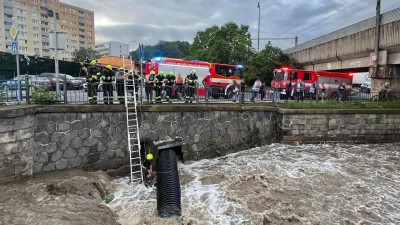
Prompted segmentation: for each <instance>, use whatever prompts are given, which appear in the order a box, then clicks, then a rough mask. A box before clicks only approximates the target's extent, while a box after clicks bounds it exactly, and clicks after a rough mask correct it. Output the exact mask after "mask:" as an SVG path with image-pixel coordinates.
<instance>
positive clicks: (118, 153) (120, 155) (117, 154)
mask: <svg viewBox="0 0 400 225" xmlns="http://www.w3.org/2000/svg"><path fill="white" fill-rule="evenodd" d="M127 151H128V150H127V149H124V150H123V149H118V150H116V151H115V157H117V158H125V156H126V155H127V154H126V152H127Z"/></svg>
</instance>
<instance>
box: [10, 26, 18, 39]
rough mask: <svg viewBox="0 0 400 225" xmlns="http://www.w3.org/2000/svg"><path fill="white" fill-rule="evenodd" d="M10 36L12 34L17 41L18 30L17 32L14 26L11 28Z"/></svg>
mask: <svg viewBox="0 0 400 225" xmlns="http://www.w3.org/2000/svg"><path fill="white" fill-rule="evenodd" d="M10 34H11V37H12V38H13V40H15V38H16V37H17V34H18V30H17V28H15V26H14V25H12V27H11V30H10Z"/></svg>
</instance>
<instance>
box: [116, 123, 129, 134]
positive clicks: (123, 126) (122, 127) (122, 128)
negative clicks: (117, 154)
mask: <svg viewBox="0 0 400 225" xmlns="http://www.w3.org/2000/svg"><path fill="white" fill-rule="evenodd" d="M126 128H127V127H126V123H125V122H121V123H119V124H118V125H117V130H118V131H119V132H124V131H126Z"/></svg>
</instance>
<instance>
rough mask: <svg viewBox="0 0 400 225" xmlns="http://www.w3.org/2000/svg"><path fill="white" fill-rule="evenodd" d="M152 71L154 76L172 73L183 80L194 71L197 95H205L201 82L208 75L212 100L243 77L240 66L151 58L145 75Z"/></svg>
mask: <svg viewBox="0 0 400 225" xmlns="http://www.w3.org/2000/svg"><path fill="white" fill-rule="evenodd" d="M152 70H154V71H155V72H156V74H157V73H158V72H160V71H163V72H164V73H165V74H167V73H168V72H170V71H172V72H174V74H175V76H176V77H178V75H179V74H180V75H181V76H182V77H183V78H185V77H186V76H187V75H188V74H190V72H191V71H192V70H195V71H196V74H197V76H198V84H199V92H198V93H199V95H205V90H204V87H203V84H202V80H203V78H204V77H205V76H207V75H208V73H210V74H211V87H212V90H213V97H214V98H218V97H219V96H221V94H222V93H224V91H225V90H224V89H225V87H226V86H228V85H229V84H230V83H231V82H232V80H236V81H237V82H238V83H240V82H241V81H242V80H241V78H242V77H243V66H241V65H229V64H220V63H209V62H202V61H198V60H193V61H187V60H183V59H174V58H165V57H157V58H153V59H152V60H151V61H150V62H147V63H146V74H149V73H150V71H152ZM215 90H218V91H215Z"/></svg>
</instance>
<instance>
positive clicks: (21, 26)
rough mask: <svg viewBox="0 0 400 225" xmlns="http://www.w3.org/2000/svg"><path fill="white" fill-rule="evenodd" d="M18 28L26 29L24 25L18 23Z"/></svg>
mask: <svg viewBox="0 0 400 225" xmlns="http://www.w3.org/2000/svg"><path fill="white" fill-rule="evenodd" d="M18 29H22V30H26V25H24V24H18Z"/></svg>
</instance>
